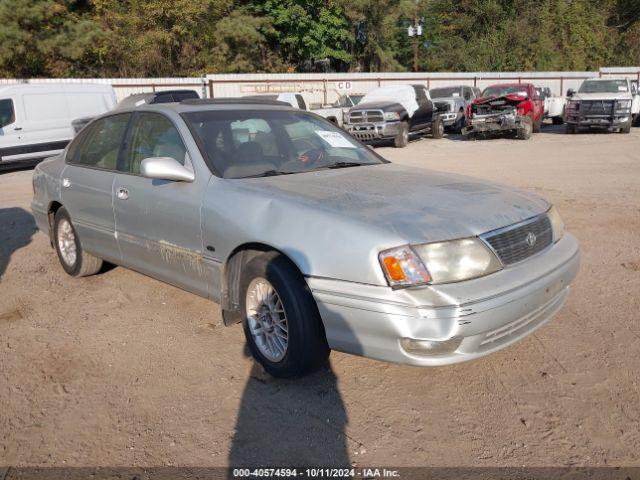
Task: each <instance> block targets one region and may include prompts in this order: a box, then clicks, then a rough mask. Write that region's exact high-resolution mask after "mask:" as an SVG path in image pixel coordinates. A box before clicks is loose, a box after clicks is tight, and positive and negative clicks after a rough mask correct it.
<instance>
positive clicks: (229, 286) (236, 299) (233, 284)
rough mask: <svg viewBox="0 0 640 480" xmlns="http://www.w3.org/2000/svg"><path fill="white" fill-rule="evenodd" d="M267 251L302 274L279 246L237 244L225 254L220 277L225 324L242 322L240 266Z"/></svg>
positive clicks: (252, 243) (255, 243)
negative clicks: (280, 257)
mask: <svg viewBox="0 0 640 480" xmlns="http://www.w3.org/2000/svg"><path fill="white" fill-rule="evenodd" d="M269 252H273V253H277V254H279V255H282V256H283V257H284V258H286V259H287V260H288V261H289V262H290V263H291V264H292V265H293V266H294V267H295V268H296V269H297V270H298V271H299V272H300V274H301V275H304V273H303V270H302V269H301V268H300V265H298V264H297V262H295V261H294V260H293V258H292V257H291V255H288V254H287V253H286V252H284V251H282V250H280V249H279V248H276V247H274V246H272V245H269V244H267V243H262V242H247V243H243V244H241V245H238V246H237V247H235V248H234V249H233V250H232V251H231V253H230V254H229V255H228V256H227V259H226V260H225V262H224V265H223V269H222V275H221V279H220V280H221V285H220V307H221V309H222V320H223V322H224V324H225V325H227V326H229V325H234V324H236V323H240V322H242V318H241V316H240V276H241V273H242V268H243V267H244V266H245V265H246V264H247V263H249V262H250V261H251V260H253V259H254V258H255V257H257V256H258V255H262V254H264V253H269Z"/></svg>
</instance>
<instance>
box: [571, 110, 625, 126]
mask: <svg viewBox="0 0 640 480" xmlns="http://www.w3.org/2000/svg"><path fill="white" fill-rule="evenodd" d="M629 118H631V112H629V113H622V114H614V115H584V116H583V115H580V113H579V112H578V113H575V112H567V115H566V118H565V123H568V124H570V125H576V126H578V127H603V128H607V127H608V128H619V127H622V126H624V125H625V124H626V123H627V122H628V121H629Z"/></svg>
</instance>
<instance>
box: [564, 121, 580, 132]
mask: <svg viewBox="0 0 640 480" xmlns="http://www.w3.org/2000/svg"><path fill="white" fill-rule="evenodd" d="M577 131H578V129H577V128H576V126H575V125H574V124H573V123H567V126H566V128H565V133H568V134H569V135H573V134H574V133H577Z"/></svg>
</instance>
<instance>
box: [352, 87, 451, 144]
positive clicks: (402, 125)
mask: <svg viewBox="0 0 640 480" xmlns="http://www.w3.org/2000/svg"><path fill="white" fill-rule="evenodd" d="M346 130H347V131H348V132H349V133H350V134H351V135H352V136H354V137H355V138H357V139H359V140H362V141H363V142H367V143H375V142H379V141H391V142H393V145H394V146H395V147H399V148H402V147H406V146H407V144H408V143H409V138H410V137H411V136H414V137H418V136H424V135H427V134H431V135H432V136H433V138H442V136H443V135H444V124H443V122H442V119H441V118H440V117H439V116H438V114H437V111H436V110H435V109H434V107H433V102H432V101H431V98H430V96H429V91H428V90H427V88H426V87H425V86H424V85H385V86H382V87H379V88H376V89H375V90H372V91H371V92H369V93H367V94H366V95H365V96H364V97H363V98H362V100H361V101H360V103H359V104H358V105H357V106H355V107H353V108H351V109H350V110H349V113H348V115H347V117H346Z"/></svg>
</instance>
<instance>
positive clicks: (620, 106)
mask: <svg viewBox="0 0 640 480" xmlns="http://www.w3.org/2000/svg"><path fill="white" fill-rule="evenodd" d="M630 108H631V100H616V110H623V111H624V110H628V109H630Z"/></svg>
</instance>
